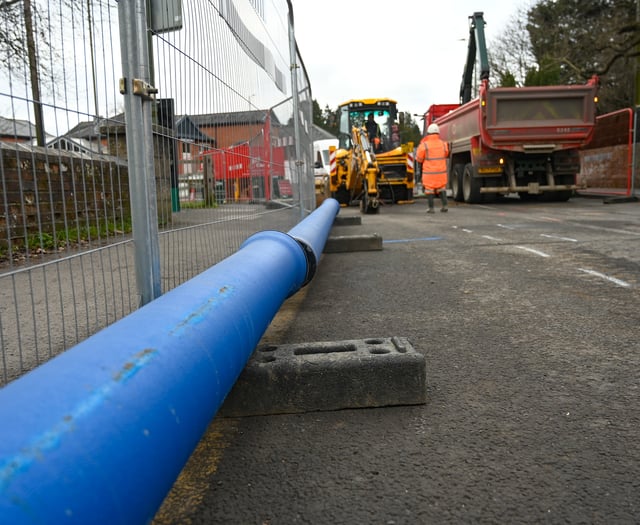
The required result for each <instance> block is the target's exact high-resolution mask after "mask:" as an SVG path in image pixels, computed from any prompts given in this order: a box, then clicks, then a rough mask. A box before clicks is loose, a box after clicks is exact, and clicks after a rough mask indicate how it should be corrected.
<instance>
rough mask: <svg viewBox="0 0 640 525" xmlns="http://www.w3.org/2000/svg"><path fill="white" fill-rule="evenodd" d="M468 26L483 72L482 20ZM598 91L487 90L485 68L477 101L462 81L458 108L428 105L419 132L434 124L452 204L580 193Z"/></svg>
mask: <svg viewBox="0 0 640 525" xmlns="http://www.w3.org/2000/svg"><path fill="white" fill-rule="evenodd" d="M471 18H472V19H473V20H472V25H471V37H472V39H473V41H474V42H479V43H480V44H481V45H480V53H479V54H480V57H481V60H480V63H481V65H482V64H484V61H483V56H484V57H486V50H484V47H483V46H484V33H483V30H482V27H483V25H484V20H483V19H482V13H474V15H473V17H471ZM475 51H476V46H475V44H474V45H473V49H472V46H471V45H470V51H469V57H468V61H469V60H473V61H474V63H475ZM469 71H470V70H468V69H467V68H465V72H469ZM597 90H598V78H597V77H596V76H594V77H592V78H591V79H590V80H589V81H588V82H587V83H586V84H584V85H564V86H540V87H496V88H491V87H489V75H488V65H487V66H485V67H484V68H483V71H482V73H481V81H480V85H479V88H478V96H477V97H476V98H474V99H473V100H468V99H469V98H470V96H469V95H470V89H469V84H467V83H465V77H464V76H463V85H462V86H461V90H460V93H461V104H459V105H455V104H434V105H432V106H431V107H430V108H429V110H428V111H427V112H426V113H425V119H424V126H425V131H426V128H427V127H428V126H429V124H431V123H432V122H435V123H437V124H438V127H439V129H440V138H442V139H443V140H445V141H447V142H449V143H450V146H451V147H450V157H449V181H448V185H449V187H450V189H451V192H452V194H453V198H454V199H455V200H458V201H465V202H467V203H477V202H481V201H486V200H490V199H492V198H494V197H496V196H498V195H501V194H502V195H504V194H509V193H518V194H519V195H520V197H521V198H523V199H528V198H530V199H534V198H543V199H544V200H554V201H565V200H567V199H569V198H570V197H571V196H572V195H573V192H574V190H576V189H578V188H579V186H577V185H576V175H577V174H578V173H579V171H580V155H579V150H580V148H582V147H583V146H585V145H587V144H588V143H589V141H590V140H591V138H592V136H593V133H594V129H595V119H596V102H597Z"/></svg>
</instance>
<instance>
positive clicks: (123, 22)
mask: <svg viewBox="0 0 640 525" xmlns="http://www.w3.org/2000/svg"><path fill="white" fill-rule="evenodd" d="M118 19H119V25H120V48H121V58H122V75H123V78H122V79H121V80H120V92H121V93H122V94H123V96H124V114H125V122H126V134H127V158H128V164H129V188H130V192H131V221H132V226H133V240H134V245H135V267H136V281H137V286H138V294H139V295H140V306H142V305H145V304H147V303H149V302H151V301H152V300H153V299H156V298H157V297H159V296H160V295H161V293H162V291H161V286H160V250H159V241H158V203H157V199H156V185H155V173H154V171H155V170H154V158H153V157H154V155H153V129H152V110H153V104H154V95H155V93H156V91H157V90H156V89H155V88H154V87H153V86H151V84H150V77H151V73H150V72H151V65H150V60H149V46H148V40H147V12H146V1H145V0H120V1H119V2H118Z"/></svg>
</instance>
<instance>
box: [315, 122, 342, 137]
mask: <svg viewBox="0 0 640 525" xmlns="http://www.w3.org/2000/svg"><path fill="white" fill-rule="evenodd" d="M311 138H312V140H327V139H335V138H337V137H335V136H334V135H332V134H331V133H329V132H328V131H327V130H325V129H322V128H321V127H320V126H317V125H316V124H314V125H313V127H312V128H311Z"/></svg>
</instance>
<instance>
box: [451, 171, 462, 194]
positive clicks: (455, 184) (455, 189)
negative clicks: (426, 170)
mask: <svg viewBox="0 0 640 525" xmlns="http://www.w3.org/2000/svg"><path fill="white" fill-rule="evenodd" d="M463 172H464V164H454V166H453V171H452V173H451V193H452V196H453V200H454V201H456V202H461V201H462V200H463V199H464V197H463V195H462V174H463Z"/></svg>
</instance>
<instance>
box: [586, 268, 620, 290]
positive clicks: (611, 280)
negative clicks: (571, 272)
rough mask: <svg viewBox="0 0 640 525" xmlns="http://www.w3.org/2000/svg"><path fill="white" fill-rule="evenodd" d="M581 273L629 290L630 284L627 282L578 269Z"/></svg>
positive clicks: (592, 271)
mask: <svg viewBox="0 0 640 525" xmlns="http://www.w3.org/2000/svg"><path fill="white" fill-rule="evenodd" d="M578 270H580V271H581V272H584V273H588V274H589V275H595V276H596V277H600V278H602V279H605V280H607V281H610V282H612V283H614V284H617V285H618V286H622V287H623V288H630V287H631V283H628V282H627V281H623V280H622V279H616V278H615V277H611V276H610V275H606V274H604V273H600V272H596V271H595V270H587V269H586V268H578Z"/></svg>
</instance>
